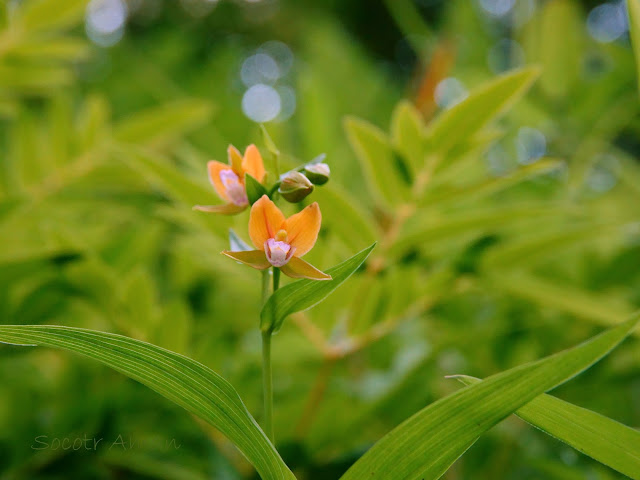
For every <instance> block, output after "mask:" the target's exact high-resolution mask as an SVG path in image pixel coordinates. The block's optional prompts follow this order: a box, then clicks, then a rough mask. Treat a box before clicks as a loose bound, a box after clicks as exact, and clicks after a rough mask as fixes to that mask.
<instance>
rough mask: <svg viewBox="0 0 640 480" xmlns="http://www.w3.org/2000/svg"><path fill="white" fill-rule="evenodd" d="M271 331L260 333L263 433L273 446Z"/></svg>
mask: <svg viewBox="0 0 640 480" xmlns="http://www.w3.org/2000/svg"><path fill="white" fill-rule="evenodd" d="M271 334H272V332H271V330H267V331H266V332H262V389H263V394H264V431H265V433H266V434H267V437H269V440H271V443H272V444H275V437H274V435H273V378H272V374H271Z"/></svg>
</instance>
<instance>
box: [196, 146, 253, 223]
mask: <svg viewBox="0 0 640 480" xmlns="http://www.w3.org/2000/svg"><path fill="white" fill-rule="evenodd" d="M227 154H228V156H229V163H228V164H225V163H221V162H216V161H215V160H211V161H210V162H209V163H207V169H208V170H209V180H210V181H211V184H212V185H213V188H215V190H216V193H217V194H218V196H219V197H220V198H222V200H224V201H225V202H226V203H225V204H223V205H196V206H195V207H193V209H194V210H200V211H202V212H212V213H222V214H225V215H233V214H235V213H240V212H241V211H243V210H244V209H245V208H247V206H248V205H249V199H248V198H247V192H246V189H245V178H244V177H245V173H248V174H249V175H251V176H252V177H253V178H255V179H256V180H257V181H258V182H260V183H262V180H263V179H264V174H265V171H264V163H263V162H262V156H261V155H260V151H259V150H258V148H257V147H256V146H255V145H249V146H248V147H247V149H246V150H245V152H244V157H243V156H242V155H240V152H239V151H238V149H237V148H236V147H234V146H233V145H229V148H228V149H227Z"/></svg>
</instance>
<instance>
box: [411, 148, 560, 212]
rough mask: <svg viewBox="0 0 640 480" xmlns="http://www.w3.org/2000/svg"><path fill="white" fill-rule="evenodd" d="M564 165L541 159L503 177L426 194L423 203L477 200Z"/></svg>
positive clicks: (439, 203)
mask: <svg viewBox="0 0 640 480" xmlns="http://www.w3.org/2000/svg"><path fill="white" fill-rule="evenodd" d="M562 165H563V162H562V161H560V160H555V159H551V158H545V159H540V160H538V161H537V162H535V163H532V164H531V165H525V166H523V167H519V168H518V169H516V170H514V171H513V172H511V173H509V174H507V175H504V176H501V177H495V178H489V179H487V180H483V181H481V182H478V183H473V184H471V185H465V186H463V187H459V188H455V189H451V190H445V191H444V192H442V191H434V192H432V193H429V194H427V195H425V196H424V198H423V199H422V205H423V206H424V205H435V204H438V205H443V204H444V203H445V202H446V203H457V202H470V201H477V200H479V199H481V198H485V197H488V196H490V195H493V194H494V193H496V192H500V191H502V190H505V189H507V188H509V187H512V186H514V185H517V184H519V183H520V182H522V181H524V180H527V179H529V178H531V177H535V176H537V175H544V174H547V173H549V172H551V171H553V170H556V169H557V168H559V167H560V166H562Z"/></svg>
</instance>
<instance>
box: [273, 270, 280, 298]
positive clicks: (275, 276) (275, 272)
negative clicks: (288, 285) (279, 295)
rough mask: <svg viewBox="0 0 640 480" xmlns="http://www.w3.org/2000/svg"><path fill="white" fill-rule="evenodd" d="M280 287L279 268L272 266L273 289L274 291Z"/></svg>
mask: <svg viewBox="0 0 640 480" xmlns="http://www.w3.org/2000/svg"><path fill="white" fill-rule="evenodd" d="M279 287H280V269H279V268H275V267H274V268H273V291H274V293H275V291H276V290H277V289H278V288H279Z"/></svg>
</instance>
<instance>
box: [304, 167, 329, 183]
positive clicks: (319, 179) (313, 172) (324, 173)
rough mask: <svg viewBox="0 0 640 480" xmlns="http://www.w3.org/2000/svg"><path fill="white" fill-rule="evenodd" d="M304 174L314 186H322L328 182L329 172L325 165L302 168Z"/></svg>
mask: <svg viewBox="0 0 640 480" xmlns="http://www.w3.org/2000/svg"><path fill="white" fill-rule="evenodd" d="M304 174H305V175H306V176H307V178H308V179H309V180H310V181H311V183H313V184H314V185H324V184H325V183H327V182H328V181H329V175H331V170H330V169H329V165H327V164H326V163H316V164H313V165H307V166H306V167H304Z"/></svg>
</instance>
